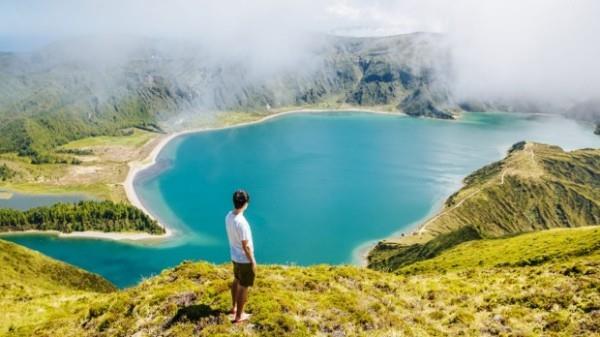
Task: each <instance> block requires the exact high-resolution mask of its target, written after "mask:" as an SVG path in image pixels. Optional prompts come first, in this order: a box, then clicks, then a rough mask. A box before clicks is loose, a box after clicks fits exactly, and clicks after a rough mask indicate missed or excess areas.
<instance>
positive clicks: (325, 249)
mask: <svg viewBox="0 0 600 337" xmlns="http://www.w3.org/2000/svg"><path fill="white" fill-rule="evenodd" d="M521 140H531V141H537V142H544V143H550V144H556V145H560V146H562V147H563V148H565V149H568V150H571V149H576V148H582V147H599V146H600V137H599V136H597V135H594V134H593V129H592V127H591V126H590V125H584V124H579V123H577V122H574V121H571V120H567V119H564V118H561V117H552V116H547V115H526V114H506V113H468V114H466V115H465V116H464V117H463V118H462V119H460V120H458V121H442V120H431V119H416V118H408V117H403V116H398V115H375V114H369V113H358V112H348V113H340V112H324V113H311V114H293V115H287V116H282V117H278V118H274V119H271V120H269V121H266V122H263V123H258V124H253V125H250V126H244V127H236V128H229V129H223V130H214V131H208V132H202V133H194V134H188V135H185V136H180V137H178V138H176V139H175V140H173V141H172V142H170V143H169V144H167V146H166V147H165V148H164V149H163V150H162V151H161V153H160V154H159V157H158V162H157V165H155V166H154V167H152V168H150V169H148V170H146V171H144V172H142V173H140V174H139V175H138V177H137V178H136V180H135V186H136V190H137V191H138V194H139V195H140V198H141V199H142V202H143V203H144V204H145V205H146V206H147V208H148V209H150V210H151V212H152V213H153V214H154V215H155V216H156V217H158V218H159V219H160V220H161V222H163V223H166V224H167V225H168V226H170V227H172V228H174V229H175V231H176V235H175V237H174V238H173V239H170V240H168V241H166V242H164V243H161V244H158V245H156V244H155V245H140V244H128V243H119V242H111V241H103V240H90V239H58V238H57V237H56V236H52V235H18V236H8V237H6V238H7V239H9V240H11V241H14V242H18V243H20V244H23V245H25V246H28V247H31V248H34V249H37V250H39V251H41V252H43V253H45V254H47V255H50V256H52V257H55V258H58V259H61V260H64V261H67V262H70V263H72V264H75V265H77V266H81V267H83V268H85V269H88V270H90V271H93V272H96V273H99V274H101V275H103V276H105V277H106V278H108V279H109V280H111V281H113V282H114V283H115V284H117V285H119V286H122V287H123V286H129V285H132V284H135V283H136V282H137V281H138V280H139V279H140V278H141V277H147V276H151V275H152V274H156V273H158V272H160V271H161V270H162V269H163V268H166V267H170V266H174V265H176V264H178V263H180V262H181V261H183V260H186V259H189V260H207V261H210V262H215V263H222V262H227V261H229V250H228V248H227V239H226V235H225V229H224V217H225V214H226V213H227V211H228V210H229V209H230V207H231V193H232V192H233V191H234V190H235V189H237V188H244V189H246V190H247V191H248V192H249V193H250V196H251V202H250V207H249V209H248V211H247V213H246V216H247V218H248V220H249V222H250V224H251V226H252V230H253V234H254V241H255V249H256V256H257V259H258V261H259V263H286V264H299V265H309V264H317V263H333V264H341V263H354V262H355V261H356V256H357V251H358V249H359V247H361V245H363V246H364V245H365V243H369V242H373V240H378V239H382V238H385V237H386V236H389V235H391V234H393V233H396V232H399V231H406V230H410V229H411V228H412V227H414V226H416V224H418V223H419V222H420V221H422V220H424V218H426V217H427V216H429V215H431V213H432V212H435V211H436V210H437V209H438V208H439V207H440V205H441V203H442V202H443V200H444V199H445V198H446V197H447V196H448V195H450V194H451V193H452V192H453V191H455V190H457V189H458V188H460V186H461V180H462V178H464V177H465V176H466V175H467V174H469V173H470V172H472V171H474V170H475V169H477V168H479V167H481V166H483V165H486V164H488V163H490V162H492V161H495V160H499V159H501V158H502V157H504V155H505V153H506V150H507V149H508V148H509V147H510V146H511V145H512V144H514V143H516V142H518V141H521Z"/></svg>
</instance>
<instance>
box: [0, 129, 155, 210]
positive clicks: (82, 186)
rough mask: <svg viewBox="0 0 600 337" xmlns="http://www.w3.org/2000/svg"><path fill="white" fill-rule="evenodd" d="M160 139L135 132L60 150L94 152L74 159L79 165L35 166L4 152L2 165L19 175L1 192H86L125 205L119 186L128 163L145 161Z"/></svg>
mask: <svg viewBox="0 0 600 337" xmlns="http://www.w3.org/2000/svg"><path fill="white" fill-rule="evenodd" d="M158 138H159V135H158V134H157V133H153V132H147V131H142V130H138V129H135V130H134V131H133V133H132V134H131V135H122V136H96V137H88V138H83V139H80V140H76V141H73V142H69V143H67V144H65V145H63V146H61V147H60V148H61V149H66V150H76V149H77V150H83V149H85V150H91V151H93V154H92V155H84V156H74V157H76V158H78V159H80V160H82V163H81V164H80V165H71V164H39V165H34V164H31V160H30V158H28V157H20V156H17V154H16V153H3V154H0V165H2V164H6V165H7V166H8V167H10V168H11V169H12V170H13V171H15V172H16V173H17V174H16V175H15V176H14V177H12V178H11V179H8V180H6V181H0V189H8V190H14V191H19V192H25V193H50V194H53V193H85V194H88V195H92V196H94V197H96V198H99V199H107V200H112V201H123V202H126V201H127V198H126V196H125V191H124V189H123V187H122V186H121V185H120V184H121V183H122V182H123V180H124V179H125V177H126V175H127V172H128V171H129V167H128V163H129V162H130V161H134V160H142V159H144V158H145V157H146V156H147V155H148V154H149V153H150V151H151V149H152V147H153V145H154V144H155V142H156V141H157V140H158ZM68 156H70V157H73V156H72V155H68Z"/></svg>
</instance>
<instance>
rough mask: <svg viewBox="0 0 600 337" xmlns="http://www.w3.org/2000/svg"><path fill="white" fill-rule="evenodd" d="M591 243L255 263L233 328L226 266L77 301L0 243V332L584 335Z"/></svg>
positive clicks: (590, 312) (593, 290) (589, 326)
mask: <svg viewBox="0 0 600 337" xmlns="http://www.w3.org/2000/svg"><path fill="white" fill-rule="evenodd" d="M599 243H600V228H598V227H585V228H577V229H555V230H547V231H540V232H537V233H531V234H524V235H519V236H515V237H511V238H503V239H490V240H486V239H484V240H479V241H471V242H467V243H463V244H459V245H457V246H456V247H455V248H453V249H452V250H448V251H445V252H442V253H441V254H440V255H438V256H437V257H436V258H434V259H432V260H429V261H423V262H419V263H416V264H413V265H411V266H407V267H405V268H403V269H401V270H400V274H393V273H385V272H380V271H375V270H369V269H364V268H359V267H353V266H327V265H320V266H312V267H294V266H267V265H261V266H259V267H258V277H257V281H256V285H255V287H254V288H253V289H252V290H251V297H250V302H249V304H248V311H249V312H250V313H252V317H251V319H250V322H249V323H248V324H245V325H240V326H235V325H233V324H231V323H230V322H229V320H228V318H227V315H226V312H227V311H228V310H229V306H230V294H229V289H228V287H229V284H230V282H231V277H232V276H231V266H230V265H228V264H227V265H212V264H208V263H203V262H201V263H191V262H184V263H182V264H181V265H179V266H177V267H175V268H172V269H168V270H165V271H163V272H162V273H161V274H160V275H158V276H155V277H152V278H150V279H147V280H144V281H142V282H141V283H140V284H139V285H138V286H136V287H132V288H129V289H124V290H121V291H119V292H109V293H99V290H98V289H91V290H90V291H91V292H87V293H86V292H81V291H80V290H71V289H64V288H65V287H67V285H66V284H65V282H61V281H60V280H57V281H52V280H50V281H48V284H47V285H44V287H41V286H40V285H39V284H40V282H42V280H45V277H46V275H47V273H46V272H45V271H44V270H42V269H43V268H42V267H32V270H31V271H30V269H28V268H26V267H25V266H28V265H29V264H30V263H29V261H30V259H32V258H31V257H29V256H28V255H31V254H35V253H31V252H30V251H29V250H27V249H25V248H19V249H20V250H21V251H24V252H29V254H25V253H20V255H17V254H15V253H13V251H12V250H14V249H16V248H17V247H16V245H9V247H8V248H5V247H6V245H7V244H5V245H3V246H2V250H1V251H0V255H2V254H3V253H4V255H6V256H7V257H4V259H6V258H10V259H13V261H14V262H11V263H8V264H2V265H0V268H1V269H2V270H0V280H1V282H0V289H3V290H1V291H4V293H3V294H2V295H3V296H2V297H1V300H0V301H2V302H3V303H2V304H3V306H2V307H3V310H4V312H6V313H7V315H8V316H6V317H10V318H14V319H11V320H0V322H1V323H0V335H3V334H4V335H5V336H98V337H101V336H172V337H176V336H192V335H193V336H394V335H398V336H448V335H451V336H457V335H463V336H482V335H483V336H491V335H499V336H509V335H514V336H594V335H598V334H600V324H599V322H600V292H599V291H598V289H600V272H599V270H600V251H599V249H600V245H599ZM523 247H527V249H523ZM7 250H8V251H7ZM39 256H40V255H39V254H35V257H36V258H39ZM19 260H20V261H21V262H20V263H19V262H17V261H19ZM6 269H8V270H11V269H15V270H18V271H19V272H13V271H11V273H12V274H7V273H6V272H5V270H6ZM23 270H24V271H23ZM53 274H55V273H52V272H51V273H50V275H53ZM5 275H7V276H5ZM84 275H86V276H84V277H89V276H87V274H84ZM36 277H37V279H35V280H33V281H31V279H34V278H36ZM52 282H54V283H52ZM71 283H75V284H77V282H76V281H71ZM83 283H84V284H87V283H85V282H83ZM104 290H110V289H109V288H108V287H106V288H105V289H104ZM17 294H21V295H20V296H19V295H17ZM22 294H26V295H22Z"/></svg>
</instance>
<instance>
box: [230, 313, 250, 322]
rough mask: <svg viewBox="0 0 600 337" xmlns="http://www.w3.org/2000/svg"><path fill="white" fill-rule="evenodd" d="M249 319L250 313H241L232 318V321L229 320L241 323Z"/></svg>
mask: <svg viewBox="0 0 600 337" xmlns="http://www.w3.org/2000/svg"><path fill="white" fill-rule="evenodd" d="M249 319H250V314H247V313H245V312H244V313H242V315H241V316H240V317H236V318H234V319H233V321H231V323H233V324H238V323H243V322H246V321H248V320H249Z"/></svg>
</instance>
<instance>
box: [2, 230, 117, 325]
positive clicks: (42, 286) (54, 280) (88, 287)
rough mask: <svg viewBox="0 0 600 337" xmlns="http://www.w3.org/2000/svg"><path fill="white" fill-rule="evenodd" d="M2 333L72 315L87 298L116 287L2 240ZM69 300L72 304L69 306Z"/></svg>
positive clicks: (96, 276)
mask: <svg viewBox="0 0 600 337" xmlns="http://www.w3.org/2000/svg"><path fill="white" fill-rule="evenodd" d="M0 261H2V262H1V263H0V313H1V314H0V335H4V334H7V333H9V332H11V331H12V330H14V329H16V328H17V327H18V328H19V330H20V331H21V334H22V335H28V331H30V329H32V328H33V327H34V326H35V325H36V324H37V323H38V322H43V321H55V322H57V323H58V322H60V320H61V319H65V318H70V317H71V313H72V310H76V309H77V308H81V307H82V306H84V305H86V304H83V303H84V302H85V301H88V300H90V299H91V298H94V297H95V296H97V295H98V294H99V293H102V294H103V293H108V292H111V291H114V290H115V287H114V286H113V285H112V284H111V283H110V282H108V281H106V280H105V279H104V278H102V277H100V276H98V275H95V274H90V273H88V272H86V271H84V270H81V269H79V268H75V267H72V266H70V265H67V264H65V263H62V262H59V261H56V260H53V259H51V258H48V257H46V256H44V255H42V254H40V253H38V252H35V251H32V250H30V249H27V248H24V247H21V246H19V245H16V244H13V243H9V242H6V241H2V240H0ZM66 303H68V305H65V304H66Z"/></svg>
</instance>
